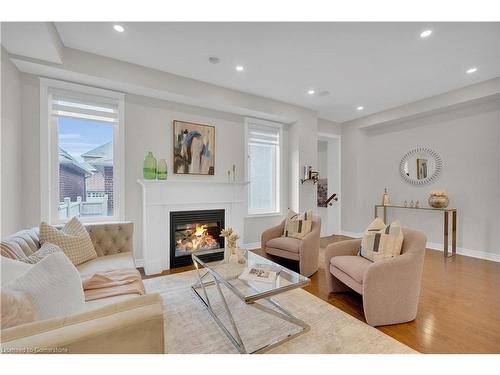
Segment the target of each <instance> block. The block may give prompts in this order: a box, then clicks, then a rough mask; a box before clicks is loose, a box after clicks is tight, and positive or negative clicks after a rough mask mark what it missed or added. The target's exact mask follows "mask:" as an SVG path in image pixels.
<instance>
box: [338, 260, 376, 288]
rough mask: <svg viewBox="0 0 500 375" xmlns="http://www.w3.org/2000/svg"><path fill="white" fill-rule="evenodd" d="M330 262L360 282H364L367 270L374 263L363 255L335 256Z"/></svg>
mask: <svg viewBox="0 0 500 375" xmlns="http://www.w3.org/2000/svg"><path fill="white" fill-rule="evenodd" d="M330 264H331V265H332V266H333V267H336V268H338V269H339V270H341V271H342V272H344V273H345V274H347V275H349V276H350V277H351V278H353V279H354V280H355V281H356V282H358V283H359V284H363V279H364V275H365V271H366V270H367V268H368V267H369V266H370V265H372V264H373V263H372V262H370V261H369V260H367V259H365V258H363V257H359V256H349V255H342V256H338V257H333V258H332V259H331V261H330Z"/></svg>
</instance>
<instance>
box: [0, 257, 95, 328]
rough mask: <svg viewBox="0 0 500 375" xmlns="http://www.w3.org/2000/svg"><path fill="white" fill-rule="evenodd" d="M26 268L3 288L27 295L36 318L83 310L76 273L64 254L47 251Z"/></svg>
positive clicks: (82, 296)
mask: <svg viewBox="0 0 500 375" xmlns="http://www.w3.org/2000/svg"><path fill="white" fill-rule="evenodd" d="M20 263H21V262H20ZM28 267H30V270H28V271H27V272H25V273H23V274H22V275H21V276H19V277H18V278H17V279H15V280H12V281H11V282H9V283H7V284H6V285H4V288H6V289H11V290H17V291H20V292H25V293H28V294H30V295H31V297H32V298H33V303H34V304H35V306H36V310H37V313H38V318H39V319H50V318H55V317H60V316H66V315H71V314H74V313H76V312H78V311H81V310H83V309H84V306H85V296H84V294H83V286H82V280H81V279H80V274H79V273H78V270H77V269H76V267H75V266H74V265H73V264H72V263H71V261H70V260H69V259H68V257H67V256H66V255H65V254H64V253H62V252H58V253H54V254H51V255H49V256H47V257H46V258H44V259H42V260H41V261H40V262H38V263H36V264H34V265H33V266H29V265H28Z"/></svg>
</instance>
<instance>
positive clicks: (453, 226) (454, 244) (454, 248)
mask: <svg viewBox="0 0 500 375" xmlns="http://www.w3.org/2000/svg"><path fill="white" fill-rule="evenodd" d="M451 217H452V219H451V220H452V224H451V231H452V232H451V236H452V237H451V253H452V254H453V255H456V254H457V211H453V213H452V216H451Z"/></svg>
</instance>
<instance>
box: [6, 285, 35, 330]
mask: <svg viewBox="0 0 500 375" xmlns="http://www.w3.org/2000/svg"><path fill="white" fill-rule="evenodd" d="M1 301H2V303H1V304H0V308H1V311H2V313H1V315H2V318H1V319H0V324H1V328H2V329H6V328H10V327H15V326H18V325H21V324H26V323H31V322H34V321H35V320H36V319H37V313H36V307H35V304H34V303H33V298H32V297H31V295H30V294H28V293H26V292H20V291H17V290H9V289H7V288H2V291H1Z"/></svg>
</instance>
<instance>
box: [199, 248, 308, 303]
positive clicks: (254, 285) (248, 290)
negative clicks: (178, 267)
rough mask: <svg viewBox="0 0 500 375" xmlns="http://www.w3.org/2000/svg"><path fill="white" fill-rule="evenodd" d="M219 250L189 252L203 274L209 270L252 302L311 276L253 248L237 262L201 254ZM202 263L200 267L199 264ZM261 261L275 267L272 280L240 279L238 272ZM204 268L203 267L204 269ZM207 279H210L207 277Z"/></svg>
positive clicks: (267, 267)
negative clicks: (207, 257)
mask: <svg viewBox="0 0 500 375" xmlns="http://www.w3.org/2000/svg"><path fill="white" fill-rule="evenodd" d="M217 251H220V250H206V251H199V252H196V253H194V254H192V258H193V261H194V263H195V266H196V267H197V268H199V272H200V273H201V275H202V276H203V275H204V274H205V273H207V274H206V275H205V276H203V277H204V278H206V277H208V273H210V274H211V275H212V276H213V277H215V278H217V280H218V281H219V282H221V283H223V284H224V285H226V286H227V287H228V288H230V289H231V290H232V291H233V292H234V293H235V294H236V295H237V296H238V297H240V298H241V299H242V300H243V301H244V302H246V303H251V302H253V301H256V300H258V299H261V298H266V297H270V296H273V295H276V294H279V293H282V292H285V291H287V290H291V289H295V288H300V287H303V286H306V285H308V284H309V283H310V282H311V280H309V278H307V277H305V276H302V275H300V274H298V273H296V272H294V271H291V270H289V269H288V268H285V267H283V266H280V265H279V264H277V263H275V262H273V261H271V260H269V259H267V258H264V257H263V256H260V255H258V254H256V253H254V252H252V251H244V254H243V255H244V261H245V262H244V263H243V264H240V263H238V261H237V260H236V259H234V260H233V258H231V259H230V260H226V259H225V260H222V261H220V260H219V261H209V262H205V261H204V260H203V258H204V255H210V254H213V253H214V252H217ZM198 265H201V266H202V267H199V266H198ZM259 265H263V267H265V268H266V269H270V270H272V271H276V272H277V273H278V274H277V277H276V280H275V281H273V282H264V281H248V280H241V279H239V276H240V275H241V274H242V273H243V271H244V270H245V269H246V268H247V267H248V268H249V267H258V266H259ZM203 268H205V270H206V271H207V272H206V271H205V270H204V269H203ZM207 281H209V280H208V279H207Z"/></svg>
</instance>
